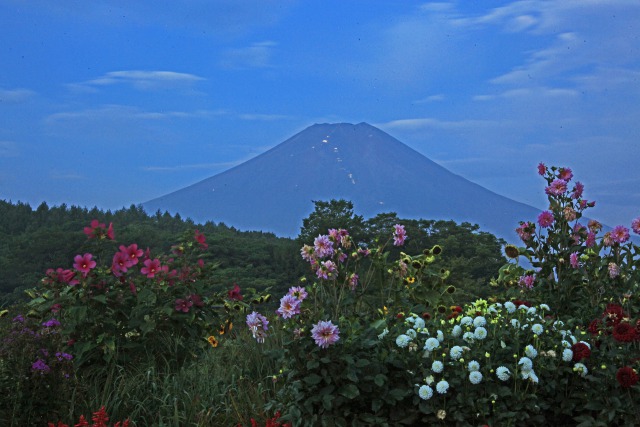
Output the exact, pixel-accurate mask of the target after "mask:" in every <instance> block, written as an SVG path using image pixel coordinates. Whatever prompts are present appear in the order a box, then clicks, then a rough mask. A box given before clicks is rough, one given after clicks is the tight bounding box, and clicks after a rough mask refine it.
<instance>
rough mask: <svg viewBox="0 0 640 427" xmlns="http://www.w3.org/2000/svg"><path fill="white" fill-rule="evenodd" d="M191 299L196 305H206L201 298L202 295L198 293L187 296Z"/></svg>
mask: <svg viewBox="0 0 640 427" xmlns="http://www.w3.org/2000/svg"><path fill="white" fill-rule="evenodd" d="M187 298H188V299H189V301H191V302H192V303H193V305H195V306H196V307H204V302H203V301H202V298H200V295H198V294H191V295H189V296H188V297H187Z"/></svg>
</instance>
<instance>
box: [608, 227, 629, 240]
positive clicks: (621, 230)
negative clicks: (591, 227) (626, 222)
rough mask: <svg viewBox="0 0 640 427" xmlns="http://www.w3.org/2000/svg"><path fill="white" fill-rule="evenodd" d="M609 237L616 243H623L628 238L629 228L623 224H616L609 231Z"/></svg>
mask: <svg viewBox="0 0 640 427" xmlns="http://www.w3.org/2000/svg"><path fill="white" fill-rule="evenodd" d="M611 238H612V239H613V241H614V242H616V243H621V244H622V243H624V242H626V241H627V240H629V229H628V228H627V227H625V226H623V225H617V226H615V227H614V228H613V230H612V231H611Z"/></svg>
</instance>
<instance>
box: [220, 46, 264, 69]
mask: <svg viewBox="0 0 640 427" xmlns="http://www.w3.org/2000/svg"><path fill="white" fill-rule="evenodd" d="M275 46H276V43H275V42H273V41H263V42H259V43H253V44H251V45H250V46H247V47H241V48H235V49H228V50H227V51H226V52H224V53H223V55H222V58H221V60H220V62H219V65H220V66H221V67H223V68H266V67H271V66H272V65H271V56H272V54H273V49H274V47H275Z"/></svg>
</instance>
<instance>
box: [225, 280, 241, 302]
mask: <svg viewBox="0 0 640 427" xmlns="http://www.w3.org/2000/svg"><path fill="white" fill-rule="evenodd" d="M227 295H228V296H229V299H230V300H233V301H242V299H243V298H244V297H243V296H242V295H241V294H240V286H238V284H237V283H234V284H233V289H231V290H230V291H229V292H227Z"/></svg>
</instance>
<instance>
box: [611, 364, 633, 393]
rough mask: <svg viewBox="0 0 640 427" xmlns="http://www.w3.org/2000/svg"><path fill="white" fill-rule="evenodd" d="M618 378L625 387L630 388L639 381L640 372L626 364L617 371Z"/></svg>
mask: <svg viewBox="0 0 640 427" xmlns="http://www.w3.org/2000/svg"><path fill="white" fill-rule="evenodd" d="M616 380H618V383H619V384H620V385H621V386H622V387H623V388H629V387H631V386H633V385H636V383H637V382H638V374H636V371H634V370H633V369H632V368H631V367H629V366H624V367H622V368H620V369H618V372H616Z"/></svg>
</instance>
